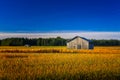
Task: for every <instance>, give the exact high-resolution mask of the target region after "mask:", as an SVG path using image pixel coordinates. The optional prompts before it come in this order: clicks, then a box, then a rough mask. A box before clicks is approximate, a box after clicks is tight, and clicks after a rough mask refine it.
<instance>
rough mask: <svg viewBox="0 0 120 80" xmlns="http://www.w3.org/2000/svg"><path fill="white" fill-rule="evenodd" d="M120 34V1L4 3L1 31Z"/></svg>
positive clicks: (0, 8) (21, 0) (0, 14)
mask: <svg viewBox="0 0 120 80" xmlns="http://www.w3.org/2000/svg"><path fill="white" fill-rule="evenodd" d="M19 31H21V32H22V31H23V32H50V31H120V1H119V0H0V32H19Z"/></svg>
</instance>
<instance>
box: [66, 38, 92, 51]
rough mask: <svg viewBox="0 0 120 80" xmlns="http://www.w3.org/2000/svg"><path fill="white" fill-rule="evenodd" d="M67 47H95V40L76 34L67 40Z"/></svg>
mask: <svg viewBox="0 0 120 80" xmlns="http://www.w3.org/2000/svg"><path fill="white" fill-rule="evenodd" d="M67 48H69V49H93V48H94V45H93V42H92V41H91V40H89V39H86V38H84V37H80V36H76V37H74V38H72V39H70V40H68V41H67Z"/></svg>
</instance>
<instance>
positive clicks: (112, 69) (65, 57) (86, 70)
mask: <svg viewBox="0 0 120 80" xmlns="http://www.w3.org/2000/svg"><path fill="white" fill-rule="evenodd" d="M0 80H120V46H101V47H100V46H95V48H94V49H93V50H76V49H67V48H66V47H65V46H59V47H57V46H42V47H39V46H32V47H25V46H15V47H14V46H1V47H0Z"/></svg>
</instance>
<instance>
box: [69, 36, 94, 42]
mask: <svg viewBox="0 0 120 80" xmlns="http://www.w3.org/2000/svg"><path fill="white" fill-rule="evenodd" d="M76 38H81V39H84V40H86V41H88V42H92V41H91V40H89V39H86V38H84V37H80V36H75V37H74V38H72V39H70V40H68V41H67V43H68V42H70V41H72V40H74V39H76Z"/></svg>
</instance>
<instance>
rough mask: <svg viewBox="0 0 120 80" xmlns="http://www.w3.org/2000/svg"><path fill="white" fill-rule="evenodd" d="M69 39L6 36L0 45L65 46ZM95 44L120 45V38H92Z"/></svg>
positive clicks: (0, 41)
mask: <svg viewBox="0 0 120 80" xmlns="http://www.w3.org/2000/svg"><path fill="white" fill-rule="evenodd" d="M68 40H69V39H64V38H61V37H56V38H37V39H28V38H6V39H2V40H0V46H25V45H30V46H65V45H66V43H67V41H68ZM92 41H93V44H94V45H95V46H120V40H92Z"/></svg>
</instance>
